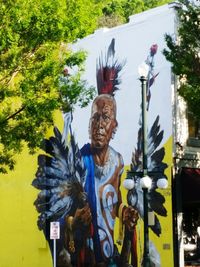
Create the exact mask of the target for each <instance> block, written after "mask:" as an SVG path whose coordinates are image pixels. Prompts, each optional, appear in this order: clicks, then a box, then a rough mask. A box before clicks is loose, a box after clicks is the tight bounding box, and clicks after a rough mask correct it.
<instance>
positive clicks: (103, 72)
mask: <svg viewBox="0 0 200 267" xmlns="http://www.w3.org/2000/svg"><path fill="white" fill-rule="evenodd" d="M124 65H125V61H123V62H122V63H119V62H118V60H117V59H116V58H115V39H114V38H113V39H112V41H111V43H110V45H109V47H108V51H107V54H106V55H105V58H103V56H102V54H101V56H100V57H99V58H98V60H97V64H96V79H97V89H98V94H99V95H101V94H109V95H112V96H114V94H115V91H116V90H118V89H119V88H118V85H119V84H120V83H121V79H120V77H119V72H120V71H121V70H122V68H123V66H124Z"/></svg>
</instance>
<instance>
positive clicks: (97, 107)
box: [89, 94, 118, 149]
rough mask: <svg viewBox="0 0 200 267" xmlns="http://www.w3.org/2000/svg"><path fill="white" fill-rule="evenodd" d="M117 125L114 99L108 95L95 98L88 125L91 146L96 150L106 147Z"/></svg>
mask: <svg viewBox="0 0 200 267" xmlns="http://www.w3.org/2000/svg"><path fill="white" fill-rule="evenodd" d="M117 125H118V123H117V120H116V101H115V99H114V97H113V96H111V95H108V94H102V95H99V96H97V97H96V98H95V100H94V101H93V104H92V110H91V118H90V124H89V132H90V138H91V146H92V147H93V148H97V149H102V148H104V147H107V146H108V145H109V142H110V139H111V138H112V136H113V134H114V133H115V131H116V127H117Z"/></svg>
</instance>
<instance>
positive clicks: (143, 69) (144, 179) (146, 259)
mask: <svg viewBox="0 0 200 267" xmlns="http://www.w3.org/2000/svg"><path fill="white" fill-rule="evenodd" d="M148 71H149V66H148V65H147V64H146V63H142V64H141V65H140V66H139V68H138V72H139V75H140V78H139V80H140V81H141V90H142V153H143V161H142V171H136V172H135V171H128V172H127V178H126V179H125V181H124V187H125V188H126V189H127V190H132V189H133V187H134V186H135V183H134V180H133V178H132V176H135V175H136V176H139V177H141V178H140V186H141V188H142V190H143V212H144V214H143V220H144V251H143V267H150V253H149V222H148V214H149V211H148V190H149V189H150V188H151V185H152V179H151V178H150V177H149V176H148V175H155V174H156V175H158V174H159V175H160V176H161V177H160V178H159V179H158V180H157V187H158V188H160V189H166V188H167V187H168V181H167V179H166V178H165V177H162V176H164V173H163V172H162V171H161V172H154V171H149V170H148V158H147V155H148V151H147V148H148V143H147V142H148V140H147V74H148Z"/></svg>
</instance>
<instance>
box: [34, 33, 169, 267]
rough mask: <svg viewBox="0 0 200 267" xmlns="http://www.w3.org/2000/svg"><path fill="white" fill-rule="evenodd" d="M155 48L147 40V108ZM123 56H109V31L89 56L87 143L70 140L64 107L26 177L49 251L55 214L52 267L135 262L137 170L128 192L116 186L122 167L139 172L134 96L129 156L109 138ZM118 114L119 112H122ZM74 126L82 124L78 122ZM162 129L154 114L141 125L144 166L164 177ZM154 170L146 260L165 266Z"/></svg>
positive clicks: (139, 201) (161, 202)
mask: <svg viewBox="0 0 200 267" xmlns="http://www.w3.org/2000/svg"><path fill="white" fill-rule="evenodd" d="M157 50H158V45H157V44H153V45H151V46H150V50H149V55H148V57H147V59H146V64H148V65H149V72H148V83H147V88H148V90H147V103H148V104H147V112H148V113H149V108H150V106H151V100H152V99H153V98H154V92H153V89H152V88H153V86H154V83H155V81H156V79H158V78H159V72H157V71H155V68H154V67H155V64H154V59H155V57H156V54H157ZM127 60H128V58H123V59H120V58H118V57H117V56H116V40H115V38H111V40H110V42H109V43H108V45H107V47H106V48H105V49H101V52H100V53H99V55H98V57H97V58H96V75H95V76H96V81H97V90H98V96H97V97H96V98H95V99H94V100H93V102H92V105H91V107H90V115H89V116H88V113H87V114H86V115H85V116H86V117H87V120H88V124H89V136H87V137H86V138H90V143H87V142H85V143H84V144H83V145H80V142H79V143H78V142H77V141H76V140H75V139H76V138H75V136H76V129H75V133H74V132H73V131H74V129H73V122H72V114H70V113H67V114H63V118H64V128H63V130H62V133H61V131H60V130H59V129H58V128H57V127H54V136H51V137H50V138H47V139H45V140H44V144H43V150H44V153H43V154H41V155H39V156H38V170H37V173H36V175H35V179H34V180H33V183H32V185H33V186H34V187H35V188H37V189H39V190H40V192H39V194H38V196H37V199H36V200H35V202H34V205H35V206H36V208H37V211H38V213H39V216H38V222H37V224H38V228H39V230H42V231H43V232H44V235H45V237H46V239H47V241H48V243H49V246H50V249H51V252H52V256H53V241H52V240H50V222H51V221H59V222H60V226H61V238H60V239H59V240H57V250H56V254H57V257H56V258H57V266H58V267H66V266H77V267H78V266H88V267H89V266H106V267H111V266H113V267H114V266H116V267H117V266H119V267H125V266H133V267H137V266H138V267H139V266H142V258H143V255H142V254H143V252H142V251H141V248H140V244H141V240H140V239H141V233H140V230H141V229H140V226H141V225H142V219H143V198H142V196H143V192H142V189H141V186H140V183H139V181H140V177H139V175H136V176H135V177H132V178H131V179H134V183H135V186H134V188H133V189H131V190H129V191H128V192H127V191H125V190H124V189H123V188H122V184H123V181H124V179H125V178H126V170H127V169H131V170H132V171H134V172H138V173H139V172H141V171H142V142H143V140H142V134H141V129H142V122H141V100H139V99H137V101H136V103H138V104H139V108H138V111H139V115H137V118H138V122H135V125H134V126H133V125H132V124H130V127H132V126H133V127H134V128H135V132H137V134H136V136H137V138H136V140H135V141H134V142H133V141H132V140H131V141H130V146H131V147H132V148H131V149H132V158H131V157H130V159H129V163H128V164H127V160H126V159H125V160H124V158H123V155H122V152H121V151H120V148H119V146H118V147H117V148H115V146H114V145H111V144H110V143H111V142H112V141H113V140H115V139H116V137H115V133H116V131H117V128H118V127H120V123H119V122H118V120H117V114H118V113H117V109H118V102H117V101H116V95H117V94H118V92H121V93H123V88H122V81H123V73H124V70H125V69H126V64H127ZM118 89H120V90H119V91H118ZM126 97H127V98H128V97H129V95H127V96H126ZM123 105H126V103H125V102H124V103H123ZM123 119H124V120H126V118H125V117H124V118H123ZM75 120H76V117H75ZM134 121H135V119H134ZM79 122H80V121H79ZM81 127H86V125H85V124H81ZM124 130H126V129H124ZM164 134H165V131H164V129H162V128H161V124H160V114H156V117H155V118H153V120H151V121H150V124H149V126H148V170H149V171H151V172H158V170H159V172H162V173H164V176H165V178H166V179H168V178H169V175H167V174H166V170H167V169H168V168H169V163H168V162H167V160H166V148H165V147H166V140H164ZM169 137H170V136H169ZM168 141H169V140H168ZM127 142H128V143H129V141H127ZM158 178H160V173H158V174H154V175H153V176H152V180H153V184H152V187H151V190H150V191H149V192H148V199H149V211H152V212H154V214H155V224H154V225H152V226H150V228H151V229H152V233H153V235H155V236H156V238H157V239H156V240H155V241H154V240H153V238H151V242H150V256H151V266H155V267H159V266H165V265H163V264H162V263H161V262H162V260H161V258H162V255H161V254H162V252H161V251H162V249H161V247H164V245H163V246H161V243H160V246H158V244H159V242H160V241H159V239H160V236H162V234H163V232H162V222H163V220H164V219H163V218H164V217H165V220H167V208H166V206H165V205H166V199H165V195H164V194H163V192H161V191H159V190H158V188H157V185H156V182H157V180H158ZM160 218H161V219H160ZM169 220H170V218H169V219H168V224H169V222H170V221H169ZM170 224H171V222H170ZM170 236H171V232H170ZM162 242H163V241H162ZM166 243H168V242H166ZM165 245H166V244H165ZM171 245H172V244H171ZM171 255H172V252H171ZM166 266H167V265H166ZM168 266H172V265H168Z"/></svg>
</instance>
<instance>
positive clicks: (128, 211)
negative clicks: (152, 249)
mask: <svg viewBox="0 0 200 267" xmlns="http://www.w3.org/2000/svg"><path fill="white" fill-rule="evenodd" d="M138 218H139V215H138V212H137V211H136V210H135V209H134V208H132V207H130V206H129V207H125V208H124V210H123V223H124V224H125V225H126V227H127V228H128V230H129V231H133V228H134V226H135V225H136V224H137V221H138Z"/></svg>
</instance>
